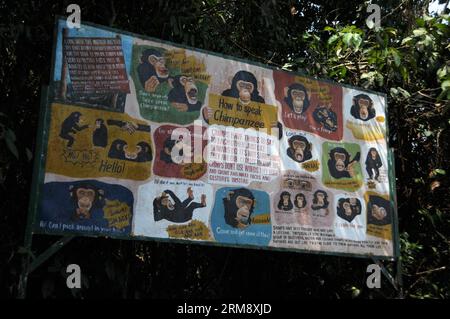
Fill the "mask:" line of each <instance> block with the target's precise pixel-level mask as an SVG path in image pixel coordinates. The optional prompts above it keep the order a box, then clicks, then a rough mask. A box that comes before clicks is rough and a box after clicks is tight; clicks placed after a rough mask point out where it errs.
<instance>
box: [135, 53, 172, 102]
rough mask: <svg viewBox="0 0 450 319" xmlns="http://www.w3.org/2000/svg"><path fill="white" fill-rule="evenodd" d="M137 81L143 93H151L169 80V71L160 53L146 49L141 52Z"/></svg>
mask: <svg viewBox="0 0 450 319" xmlns="http://www.w3.org/2000/svg"><path fill="white" fill-rule="evenodd" d="M137 71H138V75H139V81H140V82H141V85H142V87H143V88H144V90H145V91H147V92H150V93H153V92H155V90H156V88H157V87H158V85H159V84H161V83H163V82H166V81H167V80H168V79H169V70H168V69H167V67H166V61H165V59H164V57H163V56H162V54H161V52H159V51H158V50H155V49H146V50H144V51H143V52H142V55H141V63H140V64H139V66H138V68H137Z"/></svg>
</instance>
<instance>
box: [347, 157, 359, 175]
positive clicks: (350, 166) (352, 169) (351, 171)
mask: <svg viewBox="0 0 450 319" xmlns="http://www.w3.org/2000/svg"><path fill="white" fill-rule="evenodd" d="M356 163H358V162H357V161H353V162H351V163H350V164H348V166H347V172H348V173H349V174H350V177H355V175H356V173H355V165H356Z"/></svg>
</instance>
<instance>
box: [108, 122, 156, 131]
mask: <svg viewBox="0 0 450 319" xmlns="http://www.w3.org/2000/svg"><path fill="white" fill-rule="evenodd" d="M106 123H107V124H108V125H112V126H118V127H120V128H122V127H124V126H125V125H127V122H125V121H120V120H107V121H106ZM136 131H143V132H150V131H151V130H150V126H149V125H145V124H137V129H136Z"/></svg>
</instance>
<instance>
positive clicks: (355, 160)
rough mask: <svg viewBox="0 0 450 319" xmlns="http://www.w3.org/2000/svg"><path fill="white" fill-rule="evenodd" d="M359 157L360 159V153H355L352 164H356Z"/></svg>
mask: <svg viewBox="0 0 450 319" xmlns="http://www.w3.org/2000/svg"><path fill="white" fill-rule="evenodd" d="M360 157H361V153H360V152H358V153H356V155H355V157H354V158H353V159H352V162H358V161H359V159H360Z"/></svg>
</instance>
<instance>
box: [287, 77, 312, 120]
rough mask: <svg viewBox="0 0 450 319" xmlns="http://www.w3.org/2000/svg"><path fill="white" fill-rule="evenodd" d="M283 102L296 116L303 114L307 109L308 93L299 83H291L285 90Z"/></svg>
mask: <svg viewBox="0 0 450 319" xmlns="http://www.w3.org/2000/svg"><path fill="white" fill-rule="evenodd" d="M284 101H285V102H286V104H287V105H288V106H289V108H290V109H291V111H293V112H294V113H296V114H303V113H304V112H305V111H306V110H307V109H308V107H309V97H308V92H307V91H306V88H305V87H304V86H303V85H302V84H300V83H293V84H291V85H290V86H289V87H287V88H286V89H285V97H284Z"/></svg>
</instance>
